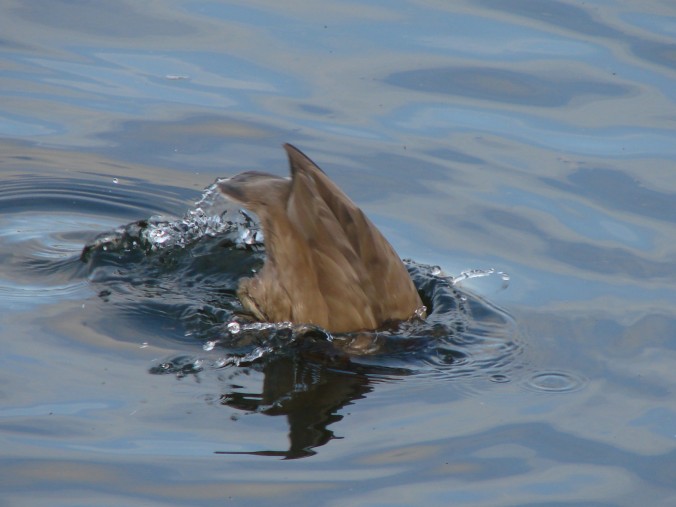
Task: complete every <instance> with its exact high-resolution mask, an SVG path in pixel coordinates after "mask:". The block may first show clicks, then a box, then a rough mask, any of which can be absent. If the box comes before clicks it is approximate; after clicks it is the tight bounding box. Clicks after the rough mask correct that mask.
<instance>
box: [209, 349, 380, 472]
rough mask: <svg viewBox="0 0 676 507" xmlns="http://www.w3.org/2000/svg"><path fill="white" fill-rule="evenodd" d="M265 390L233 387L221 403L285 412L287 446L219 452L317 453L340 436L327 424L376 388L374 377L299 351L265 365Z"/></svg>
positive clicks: (270, 412)
mask: <svg viewBox="0 0 676 507" xmlns="http://www.w3.org/2000/svg"><path fill="white" fill-rule="evenodd" d="M263 373H264V376H265V378H264V381H263V391H262V393H247V392H229V393H227V394H224V395H223V396H222V397H221V403H222V404H224V405H227V406H229V407H233V408H237V409H240V410H244V411H247V412H258V413H262V414H266V415H271V416H282V415H283V416H286V418H287V420H288V422H289V440H290V445H289V448H288V450H263V451H252V452H225V451H223V452H217V454H252V455H258V456H280V457H283V458H284V459H296V458H304V457H307V456H312V455H314V454H316V452H315V451H314V450H313V449H315V448H317V447H320V446H322V445H325V444H326V443H327V442H329V440H332V439H334V438H337V437H335V436H334V434H333V432H332V431H331V430H329V429H328V426H329V425H331V424H333V423H335V422H337V421H340V420H341V419H342V418H343V416H342V415H339V414H338V410H339V409H340V408H342V407H344V406H345V405H349V404H350V403H352V402H353V401H354V400H357V399H360V398H363V397H364V396H365V395H366V394H367V393H369V392H370V391H371V390H372V386H371V380H370V379H369V378H368V376H366V375H364V374H360V373H353V372H346V371H341V370H338V369H335V368H333V367H329V366H327V365H325V364H321V363H316V362H312V361H308V360H307V359H305V358H303V357H299V356H294V357H279V358H275V359H274V360H272V361H270V362H269V363H268V364H266V365H265V367H264V369H263Z"/></svg>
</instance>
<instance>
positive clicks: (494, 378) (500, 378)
mask: <svg viewBox="0 0 676 507" xmlns="http://www.w3.org/2000/svg"><path fill="white" fill-rule="evenodd" d="M489 380H490V381H491V382H495V383H496V384H506V383H508V382H510V379H509V377H508V376H507V375H499V374H497V375H491V377H490V379H489Z"/></svg>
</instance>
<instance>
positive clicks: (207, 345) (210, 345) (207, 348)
mask: <svg viewBox="0 0 676 507" xmlns="http://www.w3.org/2000/svg"><path fill="white" fill-rule="evenodd" d="M215 346H216V342H215V341H208V342H206V343H205V344H204V345H202V349H204V350H205V351H206V352H210V351H212V350H214V347H215Z"/></svg>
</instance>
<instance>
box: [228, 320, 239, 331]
mask: <svg viewBox="0 0 676 507" xmlns="http://www.w3.org/2000/svg"><path fill="white" fill-rule="evenodd" d="M227 328H228V333H230V334H237V333H239V331H240V329H241V327H240V325H239V322H228V326H227Z"/></svg>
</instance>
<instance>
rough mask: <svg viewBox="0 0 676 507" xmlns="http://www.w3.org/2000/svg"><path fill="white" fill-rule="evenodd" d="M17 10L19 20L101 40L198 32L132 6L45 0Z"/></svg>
mask: <svg viewBox="0 0 676 507" xmlns="http://www.w3.org/2000/svg"><path fill="white" fill-rule="evenodd" d="M40 5H42V7H40ZM13 10H14V11H15V12H16V14H17V15H18V17H19V18H23V19H25V20H28V21H30V22H32V23H36V24H40V25H44V26H48V27H56V28H58V29H60V30H71V32H75V33H85V34H90V35H94V36H98V37H100V36H107V37H120V38H130V37H131V38H138V37H139V36H140V35H142V36H143V37H149V36H161V35H165V36H170V37H179V36H185V35H189V34H192V33H194V32H195V30H194V29H193V28H192V27H190V26H189V25H187V24H185V23H181V22H179V21H175V20H170V19H162V18H160V17H158V16H157V15H149V14H146V13H144V12H142V10H139V9H134V8H133V7H132V6H131V5H128V4H125V6H124V8H120V7H119V6H115V5H99V4H98V3H90V2H68V1H63V0H49V1H44V0H43V1H37V2H34V3H31V5H30V6H21V7H15V8H14V9H13Z"/></svg>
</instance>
